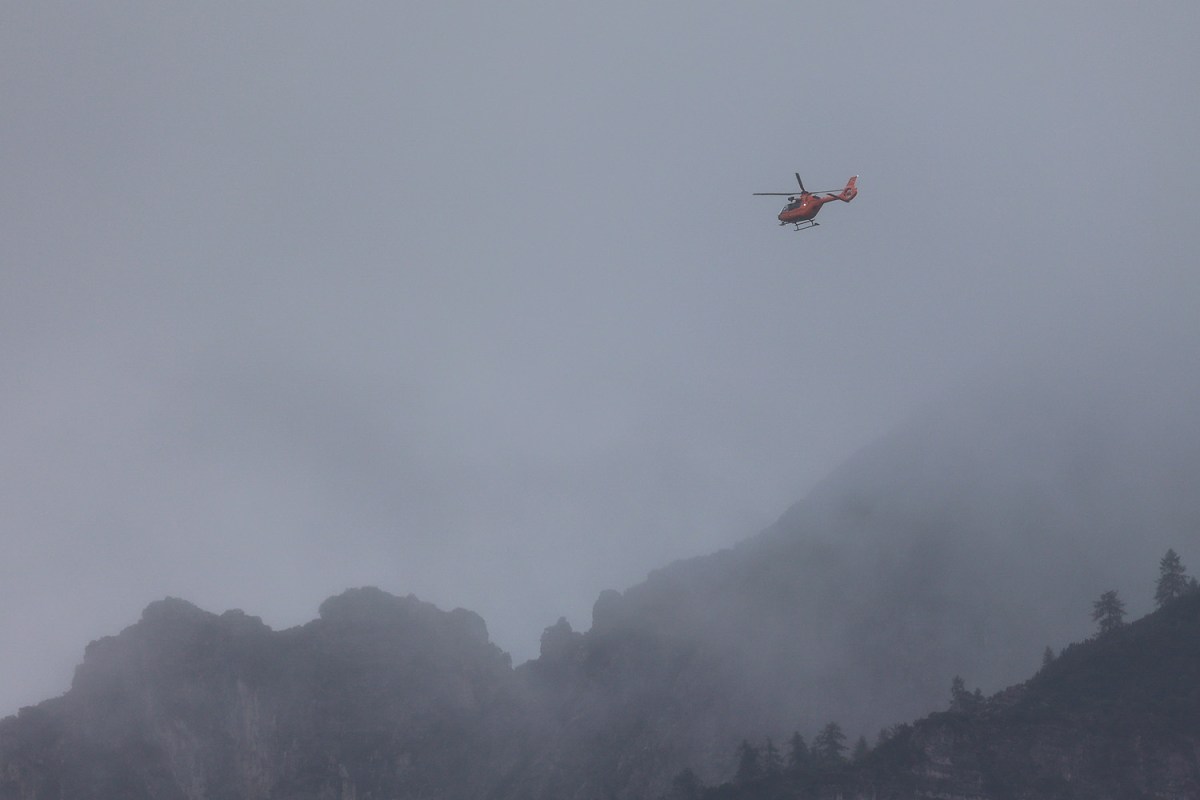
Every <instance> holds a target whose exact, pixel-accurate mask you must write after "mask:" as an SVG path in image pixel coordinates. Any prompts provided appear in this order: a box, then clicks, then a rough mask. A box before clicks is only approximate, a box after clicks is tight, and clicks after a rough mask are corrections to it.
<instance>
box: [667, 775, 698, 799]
mask: <svg viewBox="0 0 1200 800" xmlns="http://www.w3.org/2000/svg"><path fill="white" fill-rule="evenodd" d="M702 788H703V787H702V786H701V785H700V779H699V778H698V777H696V773H695V772H693V771H692V768H691V767H686V768H684V769H683V770H682V771H681V772H680V773H679V774H678V775H676V776H675V778H674V779H673V780H672V781H671V794H670V795H669V797H670V798H671V800H699V798H700V790H701V789H702Z"/></svg>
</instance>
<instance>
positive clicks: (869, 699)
mask: <svg viewBox="0 0 1200 800" xmlns="http://www.w3.org/2000/svg"><path fill="white" fill-rule="evenodd" d="M1153 377H1154V378H1155V380H1153V381H1146V382H1143V383H1132V382H1130V381H1129V380H1128V376H1127V375H1126V377H1125V379H1123V380H1117V379H1116V378H1115V377H1114V378H1113V379H1112V380H1111V381H1104V380H1095V379H1091V380H1088V381H1070V380H1057V381H1053V382H1046V381H1043V380H1038V381H1030V382H1027V383H1023V382H1014V383H1009V384H996V385H995V386H993V388H991V389H990V390H989V391H986V392H980V393H972V394H968V395H965V396H960V397H957V398H954V399H953V400H947V401H946V402H944V403H942V404H940V405H938V406H936V407H933V408H931V409H929V410H928V411H927V412H926V413H925V414H923V415H922V416H920V417H919V418H917V419H915V420H913V421H912V422H911V423H909V424H908V425H906V426H904V427H902V428H900V429H898V430H897V431H895V432H894V433H893V434H891V435H890V436H888V437H886V438H885V439H884V440H881V441H880V442H878V443H876V444H875V445H873V446H871V447H869V448H867V449H865V450H863V451H862V452H860V453H859V454H858V455H856V456H855V457H854V458H852V459H851V460H850V461H849V462H848V463H846V464H845V465H843V467H842V468H840V469H839V470H838V471H836V472H835V473H834V474H832V475H831V476H830V477H829V478H828V479H827V480H826V481H825V482H824V483H823V484H822V485H820V486H819V487H818V488H817V489H816V490H815V491H813V492H812V493H811V494H810V495H809V496H808V497H807V498H805V499H804V500H803V501H801V502H800V503H798V504H796V505H795V506H794V507H792V508H791V509H789V510H788V511H787V512H786V513H785V514H784V515H783V516H782V517H781V518H780V520H779V521H778V522H777V523H776V524H775V525H773V526H772V527H770V528H769V529H767V530H765V531H763V532H762V533H761V534H759V535H757V536H754V537H752V538H750V539H748V540H746V541H744V542H742V543H740V544H739V545H737V546H736V547H733V548H731V549H729V550H725V551H721V552H718V553H714V554H711V555H707V556H700V557H697V558H693V559H689V560H685V561H681V562H678V563H675V564H671V565H669V566H666V567H664V568H662V569H659V570H657V571H655V572H653V573H652V574H651V575H650V576H649V577H648V578H647V580H645V581H644V582H643V583H641V584H638V585H636V586H633V587H631V588H628V589H627V590H625V591H624V592H617V591H606V592H604V593H603V594H602V595H601V596H600V597H599V598H598V599H597V601H596V604H595V609H594V613H593V620H592V625H591V627H590V628H589V629H588V630H587V631H581V632H580V631H574V630H572V629H571V627H570V626H569V625H568V624H567V622H566V621H565V620H560V621H559V622H558V623H556V624H555V625H551V626H550V627H548V628H547V629H546V631H545V633H544V635H543V637H542V648H541V654H540V656H539V658H537V659H535V660H533V661H530V662H528V663H526V664H523V665H520V666H519V667H517V668H515V669H514V668H513V666H512V664H511V660H510V659H509V658H508V656H507V655H506V654H504V653H503V652H502V651H501V650H500V649H499V648H497V647H496V646H495V645H494V644H492V643H491V642H490V641H489V639H488V635H487V630H486V626H485V625H484V623H483V621H482V620H481V619H480V618H479V617H478V615H476V614H474V613H472V612H469V611H465V610H462V609H459V610H455V611H451V612H444V611H440V610H438V609H436V608H435V607H433V606H431V605H429V604H427V603H422V602H421V601H419V600H417V599H416V598H415V597H408V598H397V597H393V596H392V595H389V594H386V593H384V592H380V591H379V590H374V589H361V590H354V591H350V592H347V593H345V594H343V595H340V596H338V597H335V598H331V599H330V600H329V601H327V602H326V603H325V604H324V605H323V606H322V609H321V616H320V619H318V620H315V621H313V622H311V623H309V624H307V625H304V626H301V627H298V628H293V629H288V630H283V631H273V630H271V629H270V628H268V627H267V626H265V625H263V624H262V623H261V622H259V621H258V620H257V619H256V618H253V617H248V616H246V615H244V614H241V613H240V612H227V613H226V614H223V615H221V616H217V615H213V614H209V613H207V612H204V611H201V610H200V609H197V608H195V607H194V606H191V605H190V604H187V603H185V602H183V601H178V600H168V601H162V602H160V603H156V604H153V605H152V606H150V607H149V608H148V609H147V610H146V612H145V614H144V615H143V618H142V620H141V622H139V623H138V624H136V625H134V626H132V627H130V628H129V629H127V630H126V631H124V632H122V633H121V634H120V635H119V636H116V637H109V638H106V639H102V640H99V641H97V642H94V643H93V644H92V645H90V646H89V648H88V652H87V655H86V658H85V660H84V663H83V664H82V665H81V666H80V667H79V669H78V671H77V673H76V677H75V681H74V683H73V686H72V689H71V690H70V691H69V692H68V693H67V694H66V695H64V696H63V697H60V698H56V699H54V700H50V701H47V702H45V703H42V704H41V705H39V706H36V707H32V708H27V709H23V710H22V713H21V714H20V715H19V716H18V717H17V718H10V719H8V720H6V721H4V723H3V725H2V726H0V777H2V779H3V780H0V797H4V798H9V797H12V798H22V799H23V800H25V799H28V798H48V797H60V796H62V797H78V798H88V797H96V798H101V797H114V796H122V797H128V798H135V799H136V798H147V800H151V799H153V800H158V798H208V797H219V796H229V797H235V796H236V797H245V798H258V797H262V798H267V797H285V796H286V797H297V798H307V797H312V798H318V797H320V798H324V797H343V798H344V797H388V796H394V797H421V796H429V794H431V793H433V794H437V795H438V796H442V797H451V798H454V797H461V798H468V797H495V798H514V799H515V798H518V797H522V798H546V799H547V800H549V799H550V798H573V799H575V800H592V799H593V798H597V799H598V798H639V797H653V796H657V795H658V794H661V793H663V792H665V791H666V790H667V789H668V787H669V784H670V780H671V777H672V776H674V775H676V774H678V773H679V772H680V770H682V769H685V768H690V769H692V770H694V771H695V773H696V774H697V775H698V776H699V778H700V779H701V780H703V781H705V782H709V783H713V782H715V781H717V780H720V779H723V778H724V777H726V776H728V775H729V774H730V771H731V769H732V766H733V764H732V760H733V753H734V748H735V745H736V743H737V742H738V741H740V740H742V739H744V738H750V737H753V738H756V739H761V738H762V737H775V739H776V741H783V740H784V738H785V737H786V736H787V735H789V734H790V733H791V732H793V731H799V732H802V733H803V734H804V735H805V736H811V735H812V734H813V733H814V732H815V731H816V730H818V729H819V728H820V727H821V726H822V725H823V724H824V723H826V722H828V721H831V720H835V721H837V722H838V723H840V725H841V726H843V728H844V729H845V730H846V731H847V732H848V733H849V734H850V735H851V736H853V737H857V736H858V735H859V734H865V735H866V736H867V737H874V735H875V733H876V732H877V731H878V730H879V729H881V728H883V727H884V726H891V725H893V724H895V723H899V722H904V721H908V720H912V719H914V718H917V717H920V716H923V715H925V714H928V713H930V712H931V711H934V710H937V709H939V708H943V707H944V706H945V702H946V698H947V697H948V694H949V689H950V686H951V682H952V679H953V678H954V676H962V677H963V678H964V679H965V680H966V681H967V682H968V684H969V685H971V686H980V687H982V688H983V689H984V690H985V691H987V692H989V693H990V692H993V691H997V690H999V689H1002V688H1003V687H1005V686H1007V685H1009V684H1013V683H1017V682H1019V681H1021V680H1023V679H1024V678H1026V677H1027V676H1028V675H1030V674H1031V673H1032V672H1034V670H1035V669H1036V667H1037V665H1038V663H1039V660H1040V659H1041V657H1042V653H1043V649H1044V648H1045V647H1046V646H1047V645H1050V646H1053V647H1055V648H1058V647H1061V646H1062V645H1064V644H1065V643H1067V642H1070V641H1073V640H1078V639H1081V638H1083V637H1084V636H1085V635H1087V633H1088V632H1089V630H1090V629H1091V621H1090V619H1089V614H1090V610H1091V603H1092V601H1093V600H1095V599H1096V597H1097V596H1098V595H1099V594H1100V593H1101V592H1103V591H1106V590H1109V589H1117V590H1119V591H1120V592H1121V594H1122V596H1123V597H1125V598H1126V600H1127V602H1128V605H1129V609H1130V611H1131V613H1141V612H1142V611H1145V610H1148V608H1149V607H1150V605H1151V600H1152V597H1153V590H1152V586H1153V576H1154V570H1155V565H1156V563H1157V559H1158V558H1159V557H1160V556H1161V555H1162V553H1163V552H1165V551H1166V549H1167V548H1168V547H1173V548H1175V549H1176V550H1177V551H1178V552H1179V553H1180V554H1181V555H1182V557H1183V560H1184V562H1185V563H1189V564H1195V563H1197V562H1198V561H1200V558H1198V556H1200V554H1198V553H1197V552H1196V549H1195V548H1196V546H1197V540H1198V537H1197V532H1198V531H1200V484H1198V480H1200V420H1198V419H1197V411H1196V409H1198V408H1200V392H1198V391H1197V387H1196V385H1195V382H1194V381H1191V382H1190V381H1189V380H1186V379H1183V378H1180V377H1179V376H1177V375H1173V374H1170V373H1168V374H1167V375H1166V376H1165V377H1164V376H1163V375H1162V374H1160V373H1154V374H1153ZM997 387H998V388H997ZM1150 387H1153V389H1151V388H1150Z"/></svg>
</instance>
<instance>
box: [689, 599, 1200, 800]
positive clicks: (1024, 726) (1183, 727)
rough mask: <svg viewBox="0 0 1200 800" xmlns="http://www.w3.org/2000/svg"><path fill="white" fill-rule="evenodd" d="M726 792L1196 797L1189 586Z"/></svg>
mask: <svg viewBox="0 0 1200 800" xmlns="http://www.w3.org/2000/svg"><path fill="white" fill-rule="evenodd" d="M705 795H706V796H707V797H712V798H716V797H722V798H727V800H761V799H762V798H774V797H794V798H815V797H827V796H829V797H832V796H834V795H837V796H841V797H843V798H845V800H868V798H871V799H872V800H873V799H874V798H879V797H889V798H894V800H931V799H932V798H939V799H940V800H1007V799H1008V798H1021V800H1069V799H1070V798H1081V799H1082V798H1087V800H1150V799H1151V798H1154V799H1155V800H1192V798H1196V797H1200V592H1193V593H1192V594H1191V595H1189V596H1187V597H1184V598H1181V599H1179V600H1176V601H1175V602H1173V603H1171V604H1170V605H1168V606H1167V607H1166V608H1164V609H1162V610H1160V611H1157V612H1155V613H1153V614H1151V615H1148V616H1147V617H1145V618H1143V619H1141V620H1138V621H1137V622H1134V623H1133V624H1131V625H1128V626H1126V627H1124V628H1122V629H1120V630H1117V631H1114V632H1112V633H1108V634H1104V635H1102V636H1100V637H1098V638H1096V639H1093V640H1089V641H1087V642H1084V643H1083V644H1076V645H1072V646H1070V647H1069V648H1067V649H1066V650H1065V651H1064V652H1063V653H1062V654H1061V655H1060V656H1059V658H1057V659H1056V660H1054V661H1053V662H1051V663H1050V664H1048V665H1046V666H1045V667H1044V668H1043V669H1042V670H1041V671H1040V672H1038V673H1037V674H1036V675H1035V676H1034V677H1032V678H1031V679H1029V680H1028V681H1026V682H1024V683H1022V684H1019V685H1016V686H1013V687H1010V688H1009V689H1007V690H1005V691H1004V692H1001V693H998V694H997V695H995V696H993V697H992V698H989V699H987V700H982V699H981V700H979V701H978V702H975V703H971V704H969V705H968V707H966V708H963V709H961V710H956V711H948V712H939V713H936V714H932V715H930V716H928V717H926V718H924V719H921V720H919V721H917V722H915V723H914V724H912V725H904V726H901V727H900V729H899V731H898V732H897V733H896V735H894V736H893V737H892V738H891V739H890V740H888V741H887V742H885V743H884V744H882V745H880V746H879V747H878V748H877V749H876V750H875V751H874V752H871V753H869V754H868V755H867V756H865V757H863V758H862V759H861V760H859V761H858V762H856V763H854V764H851V765H850V766H847V767H841V768H826V769H821V768H819V767H818V768H812V769H809V770H807V771H806V772H805V773H803V774H801V773H799V772H796V773H793V774H783V775H780V776H778V777H775V778H772V779H759V780H756V781H752V782H744V783H743V784H741V785H731V784H726V785H724V786H721V787H718V788H714V789H710V790H708V791H707V792H706V793H705Z"/></svg>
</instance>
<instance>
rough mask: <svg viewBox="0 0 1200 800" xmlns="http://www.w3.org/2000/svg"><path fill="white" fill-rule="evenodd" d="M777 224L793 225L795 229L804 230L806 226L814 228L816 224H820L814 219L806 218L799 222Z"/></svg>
mask: <svg viewBox="0 0 1200 800" xmlns="http://www.w3.org/2000/svg"><path fill="white" fill-rule="evenodd" d="M779 224H780V225H795V226H796V230H798V231H802V230H806V229H808V228H815V227H817V226H818V225H820V224H821V223H819V222H817V221H816V220H815V219H806V220H802V221H800V222H781V223H779Z"/></svg>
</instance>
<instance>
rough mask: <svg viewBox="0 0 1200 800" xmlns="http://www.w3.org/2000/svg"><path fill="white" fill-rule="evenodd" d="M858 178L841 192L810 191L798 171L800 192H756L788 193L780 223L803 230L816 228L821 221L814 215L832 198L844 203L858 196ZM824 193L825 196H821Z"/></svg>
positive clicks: (757, 193)
mask: <svg viewBox="0 0 1200 800" xmlns="http://www.w3.org/2000/svg"><path fill="white" fill-rule="evenodd" d="M857 180H858V176H857V175H855V176H854V177H853V178H851V179H850V180H849V181H848V182H847V183H846V188H845V189H842V190H841V191H840V192H839V191H836V190H833V189H828V190H824V191H820V192H810V191H808V190H807V189H805V188H804V181H803V180H801V179H800V173H799V172H797V173H796V183H798V184H800V194H796V193H795V192H755V193H754V194H755V195H758V196H766V195H771V196H783V195H786V196H787V199H788V204H787V205H786V206H784V207H783V211H780V212H779V224H780V225H787V224H789V223H790V224H792V225H795V226H796V230H798V231H802V230H804V229H806V228H815V227H817V225H819V224H820V223H819V222H817V221H816V220H815V219H813V217H815V216H816V215H817V212H818V211H820V210H821V206H823V205H825V204H826V203H828V202H830V201H832V200H841V201H842V202H843V203H849V202H850V201H851V200H853V199H854V198H855V197H857V196H858V188H857V187H856V186H855V185H854V184H855V182H856V181H857ZM821 195H824V196H821Z"/></svg>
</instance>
